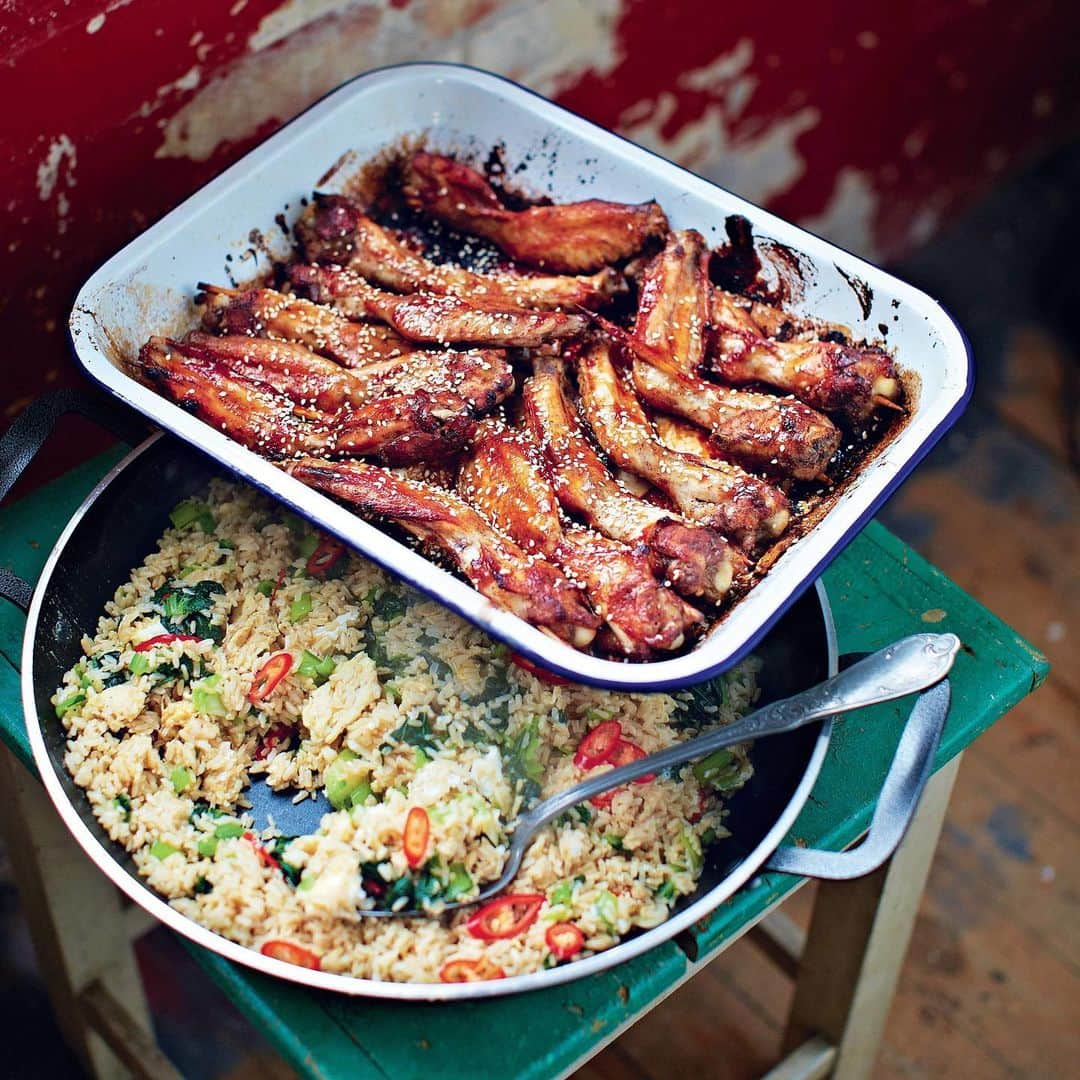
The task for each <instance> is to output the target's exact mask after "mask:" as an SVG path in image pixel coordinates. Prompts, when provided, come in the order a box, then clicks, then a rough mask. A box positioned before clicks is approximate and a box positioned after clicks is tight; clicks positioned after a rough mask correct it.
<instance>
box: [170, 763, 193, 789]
mask: <svg viewBox="0 0 1080 1080" xmlns="http://www.w3.org/2000/svg"><path fill="white" fill-rule="evenodd" d="M194 779H195V778H194V777H193V776H192V775H191V773H190V772H189V771H188V770H187V769H185V768H184V766H183V765H178V766H177V767H176V768H175V769H173V771H172V772H171V773H169V780H170V782H171V783H172V786H173V791H175V792H176V794H177V795H181V794H183V793H184V792H185V791H186V790H187V789H188V788H189V787H191V781H192V780H194Z"/></svg>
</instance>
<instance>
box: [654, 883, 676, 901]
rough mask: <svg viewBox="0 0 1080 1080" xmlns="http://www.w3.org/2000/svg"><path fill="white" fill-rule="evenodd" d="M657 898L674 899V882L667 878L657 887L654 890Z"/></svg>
mask: <svg viewBox="0 0 1080 1080" xmlns="http://www.w3.org/2000/svg"><path fill="white" fill-rule="evenodd" d="M656 899H657V900H674V899H675V882H674V881H672V880H671V879H670V878H668V880H667V881H665V882H664V884H663V885H661V886H660V888H659V889H657V890H656Z"/></svg>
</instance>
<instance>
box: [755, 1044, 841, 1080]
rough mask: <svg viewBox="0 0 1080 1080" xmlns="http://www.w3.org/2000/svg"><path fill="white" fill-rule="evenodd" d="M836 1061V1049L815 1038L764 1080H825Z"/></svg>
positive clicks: (794, 1052) (794, 1051)
mask: <svg viewBox="0 0 1080 1080" xmlns="http://www.w3.org/2000/svg"><path fill="white" fill-rule="evenodd" d="M835 1061H836V1047H835V1046H831V1045H830V1044H829V1043H828V1042H827V1041H826V1040H825V1039H822V1038H818V1037H816V1036H815V1037H814V1038H812V1039H807V1040H806V1042H804V1043H803V1044H802V1046H800V1047H799V1048H798V1049H796V1050H793V1051H792V1052H791V1053H790V1054H788V1056H787V1057H786V1058H784V1060H783V1061H782V1062H781V1063H780V1064H779V1065H777V1066H776V1068H774V1069H770V1070H769V1071H768V1073H766V1074H765V1076H764V1078H763V1080H824V1078H825V1077H826V1076H829V1075H830V1074H831V1072H832V1069H833V1063H834V1062H835Z"/></svg>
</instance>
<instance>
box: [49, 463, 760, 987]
mask: <svg viewBox="0 0 1080 1080" xmlns="http://www.w3.org/2000/svg"><path fill="white" fill-rule="evenodd" d="M172 521H173V524H172V527H170V528H168V529H167V530H166V531H165V533H164V535H163V537H162V539H161V540H160V541H159V545H158V550H157V551H156V552H155V553H154V554H151V555H150V556H149V557H148V558H147V559H146V560H145V562H144V563H143V564H142V565H141V566H139V567H138V568H137V569H135V570H134V572H133V573H132V575H131V578H130V580H129V581H128V582H127V583H125V584H123V585H121V586H120V587H119V588H118V589H117V591H116V594H115V597H114V598H113V600H112V601H111V602H109V603H108V604H107V605H106V609H105V614H104V615H103V616H102V618H101V620H100V622H99V624H98V627H97V632H96V634H95V635H94V636H93V637H90V636H87V637H85V638H84V639H83V649H84V656H83V658H82V660H81V661H80V663H79V664H77V665H76V666H75V667H74V668H73V669H72V670H71V671H69V672H68V673H67V674H66V675H65V677H64V680H63V685H62V686H61V687H60V688H59V689H58V690H57V693H56V694H55V696H54V698H53V703H54V706H55V708H56V710H57V713H58V715H59V716H60V718H61V721H62V723H63V725H64V727H65V729H66V731H67V738H68V743H67V750H66V755H65V764H66V766H67V768H68V770H69V771H70V773H71V775H72V776H73V778H74V779H75V782H76V783H77V784H78V785H79V786H80V787H82V788H83V789H85V791H86V793H87V796H88V798H89V800H90V804H91V806H92V808H93V811H94V813H95V815H96V817H97V819H98V821H99V822H100V824H101V825H102V827H103V828H104V830H105V831H106V832H107V834H108V835H109V837H110V838H111V839H112V840H113V841H115V842H116V843H118V844H120V845H122V846H123V847H124V848H125V849H126V850H127V851H128V852H129V853H130V854H131V857H132V858H133V860H134V863H135V866H136V867H137V869H138V872H139V873H140V874H141V875H142V876H143V877H144V878H145V879H146V881H147V882H148V883H149V885H150V886H151V887H152V888H153V889H155V890H156V891H157V892H158V893H160V894H161V895H163V896H164V897H166V898H167V899H168V900H169V902H170V903H171V904H172V905H173V907H175V908H176V909H177V910H179V911H180V912H182V913H183V914H185V915H187V916H189V917H190V918H192V919H193V920H195V921H196V922H198V923H200V924H202V925H203V926H205V927H208V928H209V929H211V930H214V931H216V932H217V933H220V934H222V935H223V936H225V937H226V938H229V939H231V940H233V941H235V942H238V943H240V944H241V945H244V946H247V947H250V948H253V949H258V950H261V951H263V952H264V953H267V954H268V955H271V956H277V957H279V958H281V959H285V960H290V961H292V962H293V963H299V964H304V965H307V966H312V967H319V968H321V969H322V970H324V971H331V972H336V973H340V974H345V975H351V976H356V977H361V978H371V979H382V980H396V981H405V982H431V981H439V980H440V979H443V980H447V981H451V980H456V979H466V978H496V977H499V976H501V975H519V974H524V973H527V972H532V971H536V970H538V969H541V968H544V967H551V966H554V965H555V964H558V963H564V962H572V961H574V960H577V959H581V958H583V957H586V956H588V955H590V954H592V953H594V952H596V951H599V950H603V949H608V948H611V947H612V946H613V945H615V944H617V943H618V942H619V940H620V939H621V938H622V937H623V936H624V935H626V934H628V933H630V932H631V931H632V930H634V929H635V928H649V927H653V926H656V925H658V924H659V923H661V922H663V921H664V920H665V919H666V918H667V917H668V915H669V912H670V910H671V907H672V905H673V904H674V903H675V902H676V901H677V900H678V898H679V897H680V896H683V895H686V894H689V893H691V892H693V891H694V889H695V887H696V882H697V879H698V877H699V876H700V873H701V869H702V865H703V862H704V851H705V849H706V848H707V847H708V845H709V844H710V843H713V842H714V841H716V840H719V839H721V838H722V837H724V836H726V835H727V831H726V829H725V828H724V824H723V818H724V815H725V812H724V809H723V804H722V800H723V798H724V796H726V795H728V794H730V793H731V792H733V791H734V790H736V789H737V788H738V787H740V786H741V785H742V784H743V783H745V781H746V780H747V778H748V777H749V775H750V772H751V767H750V764H749V762H748V759H747V756H746V754H745V752H744V750H742V749H741V748H736V749H734V750H730V751H721V752H719V753H718V754H714V755H712V757H710V758H708V759H706V760H705V761H703V762H698V763H696V764H695V765H687V766H684V767H682V768H681V769H679V770H676V771H675V772H674V773H673V774H661V775H659V776H656V777H655V778H654V779H651V780H647V781H646V782H635V783H633V784H629V785H626V786H625V787H623V788H620V789H618V790H617V791H616V792H615V793H614V795H612V796H608V797H603V796H602V797H600V798H598V799H597V800H594V802H593V804H588V803H587V804H584V805H581V806H578V807H576V808H574V809H573V810H571V811H570V812H568V813H567V814H564V815H563V816H562V818H560V819H559V820H558V821H557V822H555V823H553V824H552V825H551V826H549V827H548V828H546V829H545V830H543V832H542V833H541V834H540V835H539V836H538V837H537V838H536V840H535V841H534V842H533V844H532V845H531V847H530V848H529V850H528V852H527V854H526V856H525V860H524V863H523V865H522V868H521V870H520V872H519V874H518V876H517V878H516V879H515V882H514V883H513V885H511V887H510V888H509V889H508V890H507V894H509V895H510V896H512V897H514V896H516V897H519V898H520V899H519V900H517V901H511V902H509V903H504V904H503V905H502V906H501V907H498V908H495V909H494V910H493V911H491V912H487V913H486V917H485V909H483V908H481V909H479V914H480V917H479V918H478V917H477V909H466V910H465V911H463V912H455V913H452V914H447V915H445V916H443V917H441V918H396V919H372V918H364V917H363V915H362V914H361V912H362V911H363V909H365V908H374V907H392V908H405V907H408V908H413V907H415V906H417V905H425V904H426V905H432V906H434V907H435V908H437V906H438V904H439V903H440V902H449V901H458V900H462V899H468V898H469V897H470V896H475V895H476V893H477V892H478V891H479V889H480V888H481V887H482V886H483V884H484V883H485V882H488V881H490V880H492V879H494V878H495V877H497V876H498V874H499V873H500V871H501V868H502V863H503V860H504V857H505V853H506V848H507V845H508V842H509V841H508V830H509V829H510V827H511V826H512V823H513V821H514V819H515V816H516V815H517V814H518V813H519V812H520V811H521V810H522V809H523V808H526V807H527V806H528V805H530V804H532V803H533V802H535V801H536V800H537V799H539V798H543V797H546V796H548V795H551V794H553V793H555V792H556V791H559V790H561V789H563V788H566V787H568V786H570V785H571V784H574V783H577V782H578V781H580V780H581V779H583V778H584V777H585V775H587V772H588V771H589V770H590V769H592V768H598V769H605V768H610V767H611V765H612V762H613V761H615V762H617V760H618V759H617V756H616V757H612V755H610V754H609V755H608V756H607V757H606V758H604V760H602V761H599V762H597V761H596V760H595V759H592V758H590V757H589V755H588V754H587V753H583V747H586V746H588V745H589V743H588V741H587V740H588V737H589V735H590V732H597V731H598V729H601V732H600V734H599V735H594V737H593V739H592V743H593V744H598V743H600V742H601V741H602V739H601V735H608V736H611V739H615V742H614V743H613V744H612V745H617V746H618V747H621V748H622V749H623V750H624V751H626V750H627V748H628V747H629V752H633V753H640V752H641V751H644V752H649V753H651V752H654V751H656V750H660V749H663V748H664V747H666V746H669V745H671V744H672V743H674V742H677V741H679V740H681V739H685V738H688V737H691V736H692V735H696V734H698V733H700V732H701V731H704V730H707V729H709V728H711V727H714V726H717V725H721V724H726V723H730V722H731V721H732V720H734V719H736V718H737V717H738V716H740V715H742V714H743V713H744V712H746V711H747V709H748V708H749V707H750V706H751V704H752V703H753V701H754V699H755V697H756V694H757V691H756V688H755V667H756V662H755V661H753V660H750V661H747V662H745V663H744V664H742V665H740V666H739V667H738V668H736V669H734V670H733V671H731V672H729V673H728V674H727V675H725V676H723V677H722V678H721V679H718V680H715V681H714V682H713V683H712V684H710V686H709V688H708V690H707V691H704V692H703V691H702V690H700V689H697V690H696V691H695V692H694V693H693V694H679V693H676V694H674V695H670V694H641V693H634V694H624V693H613V692H611V691H605V690H598V689H593V688H589V687H584V686H576V685H552V684H550V683H549V682H548V681H546V680H542V679H541V678H538V677H537V676H536V675H534V674H532V673H531V672H530V671H528V670H526V669H525V668H523V667H521V666H519V665H518V664H517V663H515V662H514V657H513V656H512V655H511V654H508V653H507V651H506V648H505V646H502V645H499V644H496V643H495V642H493V641H492V639H491V638H489V637H488V636H487V635H486V634H485V633H484V632H483V631H481V630H479V629H478V628H476V627H474V626H472V625H471V624H469V623H467V622H466V621H464V620H463V619H461V618H460V617H459V616H457V615H455V614H454V613H453V612H451V611H449V610H447V609H446V608H444V607H443V606H442V605H440V604H439V603H437V602H435V601H433V600H430V599H428V598H426V597H424V596H423V595H421V594H419V593H416V592H414V591H412V590H410V589H409V588H408V587H406V586H404V585H403V584H402V583H401V582H399V581H397V580H396V579H394V578H392V577H391V576H390V575H388V574H386V573H384V572H383V571H382V570H381V569H380V568H379V567H377V566H375V565H374V564H373V563H370V562H368V561H366V560H364V559H362V558H359V557H356V556H352V555H349V554H347V553H343V552H342V550H341V549H340V547H339V546H338V545H336V543H335V542H333V541H331V540H328V539H326V538H323V537H321V536H320V534H319V533H317V532H316V531H315V530H314V529H313V528H312V527H311V526H310V525H308V524H306V523H305V522H303V521H301V520H300V519H299V518H296V517H294V516H293V515H291V514H288V513H286V512H284V511H283V510H282V509H281V508H280V507H279V506H277V505H276V504H274V503H273V502H271V501H270V500H268V499H266V498H265V497H264V496H262V495H260V494H258V493H256V492H254V491H252V490H250V489H248V488H246V487H243V486H240V485H238V484H235V483H231V482H227V481H224V480H215V481H214V482H213V483H212V484H211V485H210V487H209V489H208V490H207V492H206V493H205V495H204V497H202V498H200V499H191V500H187V501H185V502H184V503H181V504H180V505H179V506H177V507H176V508H175V510H174V511H173V514H172ZM605 725H606V726H605ZM611 739H608V741H609V742H610V741H611ZM261 783H267V784H269V785H270V786H271V787H272V788H274V789H275V790H281V791H288V792H291V793H295V795H294V801H297V800H302V799H304V798H309V797H313V796H321V797H322V798H324V799H326V800H327V812H326V813H325V814H324V815H323V816H322V818H321V824H320V825H319V828H318V830H317V831H316V832H314V833H313V834H311V835H305V836H295V837H294V836H287V835H282V834H281V832H280V831H279V830H278V829H277V828H276V827H275V826H274V825H273V824H270V825H269V826H268V827H265V828H262V829H258V828H256V826H255V824H254V821H253V818H252V816H251V814H250V812H249V803H248V801H247V798H246V792H247V791H248V789H249V787H250V786H251V785H254V784H261ZM407 823H408V827H407ZM263 824H264V825H265V824H266V823H265V822H264V823H263ZM496 904H498V901H496Z"/></svg>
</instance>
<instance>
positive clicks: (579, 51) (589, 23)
mask: <svg viewBox="0 0 1080 1080" xmlns="http://www.w3.org/2000/svg"><path fill="white" fill-rule="evenodd" d="M621 10H622V4H621V0H547V2H546V3H542V4H525V5H517V6H515V7H513V8H511V9H509V10H507V11H503V12H499V13H497V14H495V15H494V16H492V18H490V19H489V20H486V21H485V22H484V23H483V24H481V25H478V26H477V27H475V28H474V30H473V33H472V34H471V35H470V36H469V39H468V41H467V43H466V50H465V55H466V59H467V62H468V63H470V64H475V65H476V66H477V67H481V68H485V69H487V70H488V71H495V72H498V73H499V74H500V75H506V76H508V77H509V78H511V79H514V80H516V81H517V82H520V83H523V84H524V85H525V86H528V87H530V88H531V89H533V90H536V91H537V92H539V93H541V94H546V95H547V96H548V97H554V96H555V95H557V94H558V93H560V92H561V91H562V90H565V89H566V88H567V87H568V86H570V85H571V84H573V83H574V82H576V81H577V80H578V79H579V78H581V76H582V75H584V74H585V72H587V71H592V72H594V73H596V74H597V75H606V74H608V73H609V72H611V71H612V70H614V68H615V66H616V65H617V64H618V63H619V61H620V60H621V59H622V54H621V53H620V51H619V43H618V38H617V35H616V30H617V28H618V21H619V16H620V14H621Z"/></svg>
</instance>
